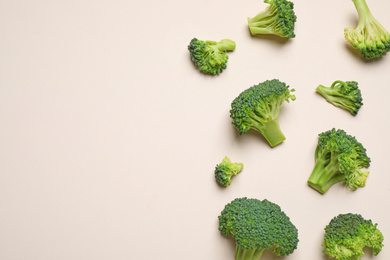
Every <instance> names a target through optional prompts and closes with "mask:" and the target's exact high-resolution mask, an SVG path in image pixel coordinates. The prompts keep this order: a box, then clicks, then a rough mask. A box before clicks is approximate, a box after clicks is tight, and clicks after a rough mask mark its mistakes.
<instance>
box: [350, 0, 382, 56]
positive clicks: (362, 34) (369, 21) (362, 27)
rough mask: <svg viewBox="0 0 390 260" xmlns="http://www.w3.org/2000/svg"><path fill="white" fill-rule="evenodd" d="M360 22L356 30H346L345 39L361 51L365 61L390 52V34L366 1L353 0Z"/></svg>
mask: <svg viewBox="0 0 390 260" xmlns="http://www.w3.org/2000/svg"><path fill="white" fill-rule="evenodd" d="M352 1H353V3H354V5H355V7H356V10H357V13H358V15H359V21H358V25H357V26H356V28H351V27H348V28H345V29H344V36H345V39H346V40H347V41H348V42H349V43H350V44H351V45H352V47H353V48H355V49H358V50H360V51H361V55H362V57H363V58H364V59H372V58H379V57H382V56H384V55H386V53H387V52H388V51H390V33H389V32H388V31H387V30H386V29H385V28H384V27H383V26H382V24H380V23H379V22H378V21H377V20H376V19H375V18H374V16H373V15H372V13H371V11H370V9H369V8H368V6H367V3H366V1H365V0H352Z"/></svg>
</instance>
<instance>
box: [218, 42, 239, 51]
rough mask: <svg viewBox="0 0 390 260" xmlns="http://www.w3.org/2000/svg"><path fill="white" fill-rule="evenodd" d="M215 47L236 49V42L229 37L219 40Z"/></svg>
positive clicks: (226, 49) (223, 49)
mask: <svg viewBox="0 0 390 260" xmlns="http://www.w3.org/2000/svg"><path fill="white" fill-rule="evenodd" d="M215 47H216V48H217V49H218V50H220V51H234V49H235V48H236V43H235V42H234V41H232V40H229V39H223V40H220V41H219V42H217V44H216V45H215Z"/></svg>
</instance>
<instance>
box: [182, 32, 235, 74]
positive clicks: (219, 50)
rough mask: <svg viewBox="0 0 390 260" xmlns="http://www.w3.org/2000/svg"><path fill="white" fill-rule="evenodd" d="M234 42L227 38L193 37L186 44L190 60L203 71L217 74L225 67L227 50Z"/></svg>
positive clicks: (232, 48) (233, 45)
mask: <svg viewBox="0 0 390 260" xmlns="http://www.w3.org/2000/svg"><path fill="white" fill-rule="evenodd" d="M235 48H236V43H235V42H234V41H232V40H229V39H223V40H221V41H219V42H215V41H201V40H198V39H196V38H193V39H192V40H191V42H190V44H189V45H188V50H189V52H190V56H191V60H192V61H193V62H194V64H195V66H196V67H197V68H198V69H199V70H200V71H201V72H203V73H206V74H210V75H217V74H219V73H221V72H222V71H223V70H224V69H226V63H227V62H228V59H229V56H228V54H227V51H233V50H234V49H235Z"/></svg>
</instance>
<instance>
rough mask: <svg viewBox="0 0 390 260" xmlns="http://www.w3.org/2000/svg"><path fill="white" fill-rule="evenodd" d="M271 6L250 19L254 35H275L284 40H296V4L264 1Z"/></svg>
mask: <svg viewBox="0 0 390 260" xmlns="http://www.w3.org/2000/svg"><path fill="white" fill-rule="evenodd" d="M264 3H267V4H269V5H268V6H267V7H266V8H265V9H264V10H263V11H261V12H260V13H258V14H257V15H256V16H255V17H253V18H248V26H249V30H250V32H251V34H252V35H257V34H273V35H277V36H280V37H283V38H294V37H295V33H294V27H295V22H296V20H297V16H296V15H295V12H294V3H293V2H290V1H287V0H264Z"/></svg>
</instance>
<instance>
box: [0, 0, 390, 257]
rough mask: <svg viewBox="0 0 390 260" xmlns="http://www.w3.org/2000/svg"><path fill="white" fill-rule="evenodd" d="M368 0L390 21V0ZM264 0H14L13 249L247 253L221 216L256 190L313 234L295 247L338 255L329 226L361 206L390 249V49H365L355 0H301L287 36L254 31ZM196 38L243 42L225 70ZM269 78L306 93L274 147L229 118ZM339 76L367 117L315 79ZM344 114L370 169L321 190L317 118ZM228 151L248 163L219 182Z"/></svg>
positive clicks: (286, 113) (4, 102)
mask: <svg viewBox="0 0 390 260" xmlns="http://www.w3.org/2000/svg"><path fill="white" fill-rule="evenodd" d="M368 4H369V6H370V7H371V10H372V12H373V14H374V16H375V17H376V18H377V19H378V20H379V21H380V22H381V23H382V24H383V25H384V26H385V27H387V28H388V29H390V16H389V15H388V10H389V9H390V2H389V1H385V0H382V1H373V0H369V1H368ZM265 6H266V4H264V3H262V2H261V1H258V0H250V1H233V0H224V1H219V0H218V1H217V0H201V1H189V0H181V1H179V0H172V1H144V2H142V1H123V0H113V1H101V0H97V1H87V0H85V1H83V0H82V1H75V0H70V1H43V0H38V1H23V0H20V1H10V0H2V1H1V2H0V34H1V38H2V40H1V41H0V56H1V59H0V147H1V148H0V259H1V260H54V259H55V260H62V259H64V260H70V259H72V260H85V259H91V260H100V259H104V260H106V259H107V260H112V259H115V260H125V259H126V260H128V259H132V260H133V259H148V260H149V259H164V260H175V259H187V260H217V259H226V260H227V259H232V260H233V259H234V243H233V242H232V241H231V240H226V239H225V238H223V237H222V236H221V235H220V233H219V231H218V230H217V226H218V222H217V216H218V215H219V213H220V211H221V210H222V209H223V207H224V205H225V204H226V203H227V202H230V201H231V200H232V199H234V198H236V197H242V196H247V197H254V198H259V199H265V198H267V199H269V200H271V201H273V202H275V203H278V204H279V205H280V206H281V207H282V209H283V210H284V211H285V212H286V213H287V214H288V215H289V216H290V217H291V219H292V221H293V223H294V224H295V225H296V226H297V227H298V229H299V237H300V243H299V247H298V249H297V250H296V251H295V252H294V254H292V255H290V256H289V257H288V259H290V260H298V259H299V260H303V259H326V258H325V257H323V254H322V253H321V250H322V249H321V240H322V236H323V228H324V226H325V225H326V224H327V223H328V222H329V220H330V219H331V218H332V217H333V216H335V215H337V214H339V213H346V212H354V213H360V214H362V215H363V216H364V217H366V218H371V219H372V220H373V221H374V222H377V223H379V226H378V227H379V228H380V229H381V230H382V232H383V234H384V236H385V247H384V248H383V251H382V252H381V253H380V254H379V255H378V256H377V257H375V259H377V260H388V259H390V249H389V248H390V245H388V243H387V242H388V239H390V222H389V219H390V210H389V207H388V205H389V199H390V185H389V181H390V177H389V174H388V171H389V166H388V163H389V158H388V154H389V152H388V151H389V147H390V138H389V131H390V124H389V120H388V119H387V118H388V112H389V108H390V102H388V101H389V94H390V88H389V76H388V75H389V74H388V73H389V69H390V55H388V56H386V57H384V58H383V59H381V60H379V61H375V62H364V61H362V60H361V58H359V56H358V55H356V53H355V52H353V51H351V50H350V48H349V47H348V45H347V44H346V42H345V40H344V38H343V29H344V27H347V26H354V25H355V24H356V21H357V13H356V10H355V9H354V6H353V4H352V2H351V1H350V0H343V1H336V0H332V1H326V2H325V1H310V0H300V1H296V4H295V11H296V14H297V16H298V21H297V24H296V35H297V37H296V38H295V39H292V40H290V41H287V42H284V41H280V40H279V39H276V38H274V37H262V38H252V37H250V35H249V32H248V29H247V27H246V18H247V17H248V16H254V15H255V14H257V12H258V11H260V10H262V9H264V8H265ZM193 37H198V38H199V39H205V40H206V39H210V40H219V39H222V38H230V39H233V40H235V41H236V43H237V48H236V50H235V51H234V52H233V53H231V54H230V60H229V63H228V68H227V70H225V72H223V73H222V74H221V75H220V76H217V77H210V76H206V75H202V74H200V73H199V72H198V71H197V70H195V69H194V66H193V64H192V63H191V61H190V59H189V54H188V51H187V45H188V43H189V41H190V40H191V39H192V38H193ZM272 78H278V79H280V80H281V81H285V82H286V83H287V84H289V85H290V86H291V87H292V88H295V89H296V96H297V100H296V101H294V102H291V103H290V104H286V105H285V106H284V108H283V110H282V113H281V115H280V124H281V128H282V130H283V132H284V133H285V135H286V137H287V140H286V141H285V142H284V143H283V144H281V145H279V146H277V147H275V148H274V149H271V148H269V146H268V145H267V144H266V143H265V142H264V141H263V139H262V137H261V136H260V135H259V134H256V133H254V132H250V133H248V134H247V135H244V136H238V134H237V131H236V130H235V129H234V127H233V126H232V125H231V120H230V118H229V109H230V103H231V101H232V100H233V99H234V98H235V97H236V96H237V95H238V94H239V93H240V92H241V91H242V90H244V89H246V88H248V87H250V86H252V85H254V84H257V83H259V82H262V81H264V80H267V79H272ZM336 79H341V80H356V81H358V82H359V85H360V87H361V90H362V93H363V97H364V106H363V107H362V109H361V110H360V112H359V114H358V116H357V117H352V116H351V115H349V114H348V113H347V112H345V111H343V110H340V109H338V108H335V107H333V106H331V105H330V104H328V103H327V102H326V101H325V100H324V99H322V98H321V97H320V96H319V95H317V94H316V93H315V87H316V86H317V85H319V84H326V85H329V84H331V83H332V82H333V81H334V80H336ZM332 127H336V128H343V129H345V130H346V131H347V132H348V133H350V134H352V135H355V136H356V137H357V138H358V140H359V141H361V142H362V143H363V144H364V146H365V147H366V148H367V151H368V154H369V156H370V157H371V159H372V165H371V167H370V172H371V174H370V176H369V177H368V180H367V185H366V187H365V188H364V189H360V190H357V191H355V192H351V191H349V190H348V189H347V188H345V187H343V186H342V185H335V186H333V187H332V188H331V189H330V190H329V191H328V193H326V194H325V195H322V196H321V195H320V194H318V193H316V192H315V191H314V190H312V189H311V188H309V187H308V186H307V185H306V181H307V178H308V177H309V175H310V172H311V170H312V168H313V165H314V158H313V156H314V155H313V153H314V149H315V145H316V141H317V134H318V133H320V132H322V131H325V130H328V129H330V128H332ZM225 155H227V156H229V157H230V158H231V159H232V160H233V161H241V162H243V163H244V165H245V167H244V170H243V172H241V173H240V174H239V176H236V177H235V179H234V181H233V183H232V185H231V186H230V187H228V188H227V189H221V188H219V187H218V186H217V185H216V183H215V181H214V177H213V170H214V167H215V165H216V164H217V163H218V162H220V161H221V160H222V158H223V157H224V156H225ZM368 252H369V251H368ZM263 258H264V260H265V259H279V258H276V257H274V256H272V254H271V253H265V255H264V256H263ZM280 259H281V258H280ZM286 259H287V258H286ZM365 259H371V257H370V253H368V254H367V257H366V258H365Z"/></svg>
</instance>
